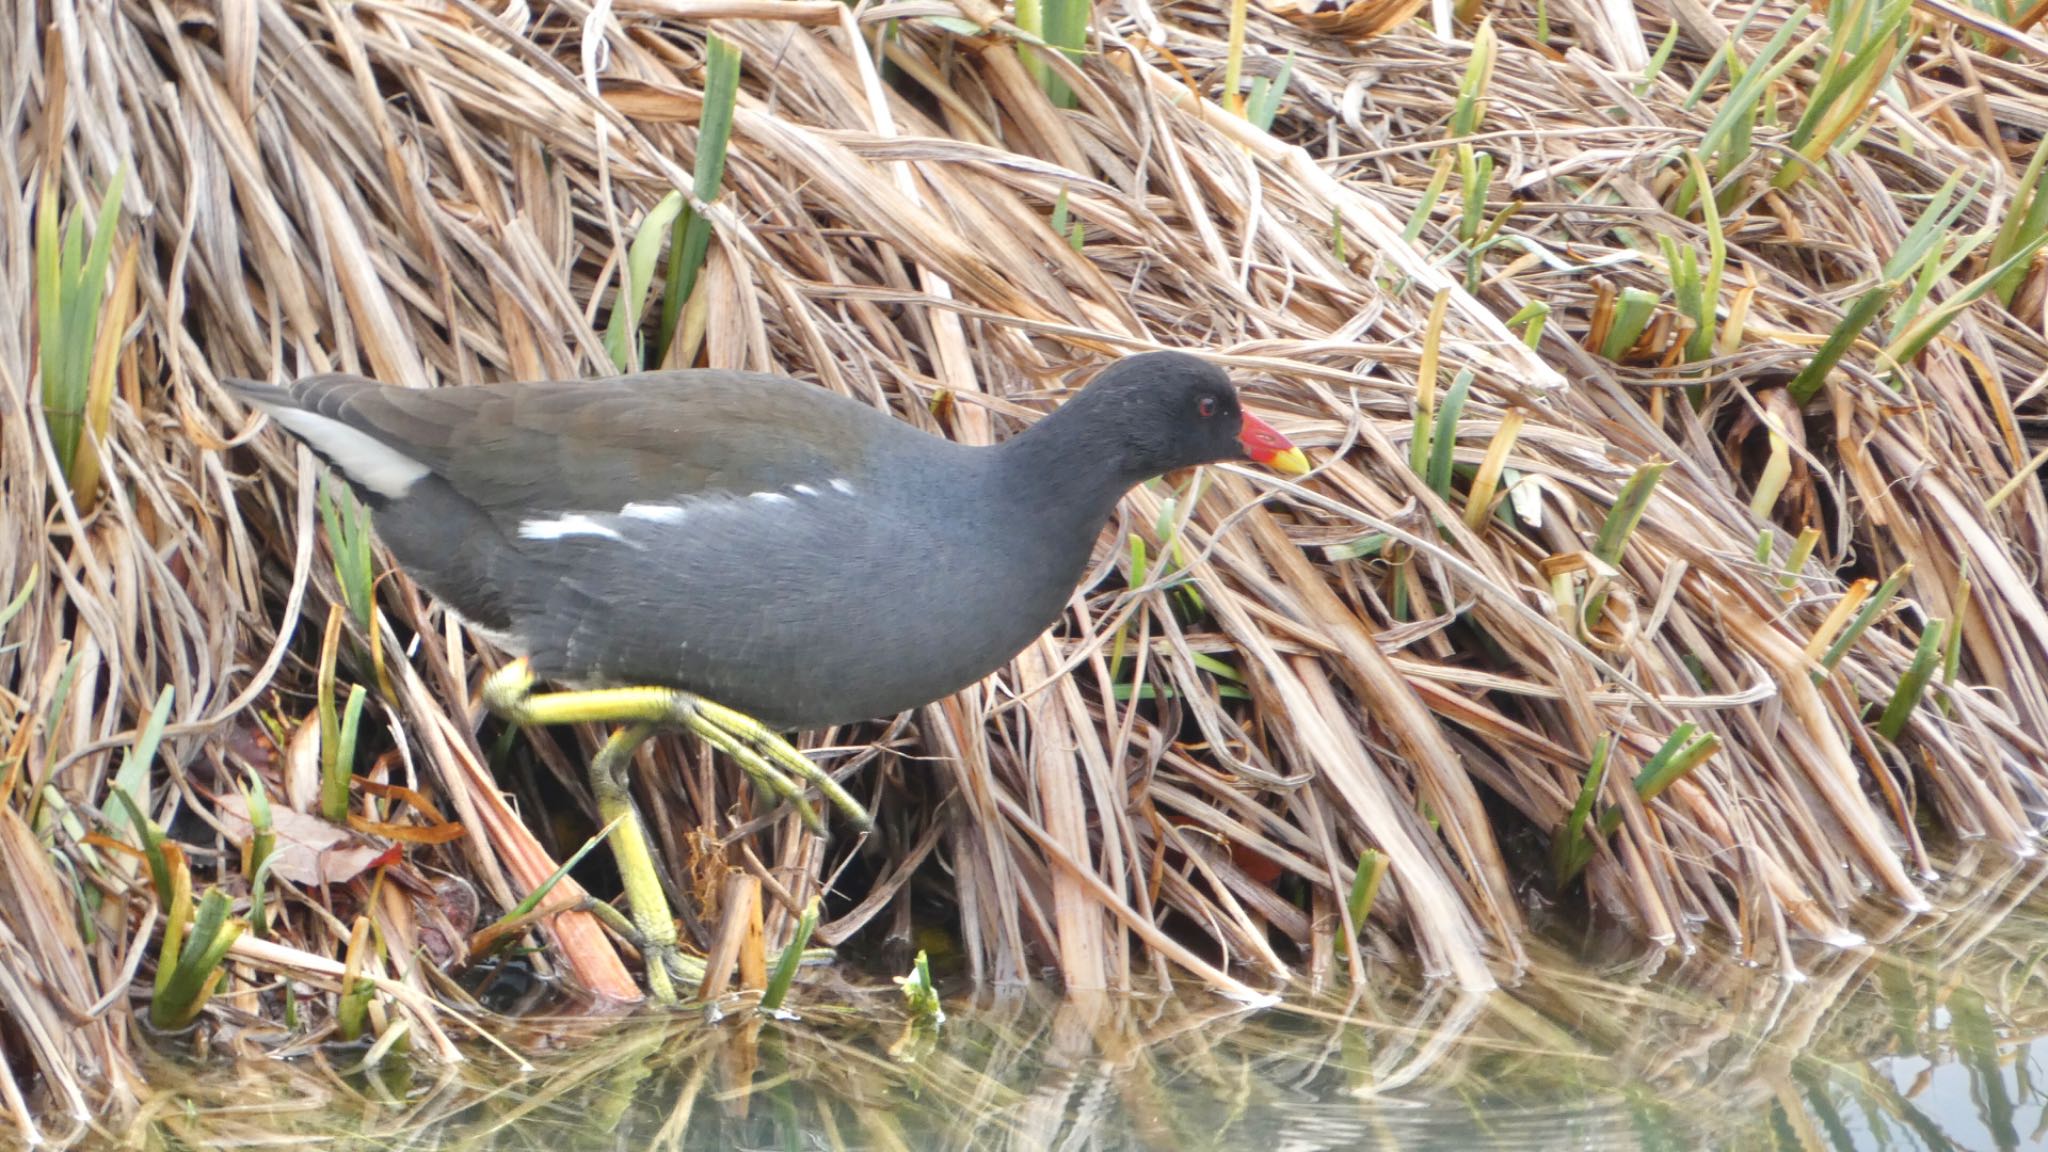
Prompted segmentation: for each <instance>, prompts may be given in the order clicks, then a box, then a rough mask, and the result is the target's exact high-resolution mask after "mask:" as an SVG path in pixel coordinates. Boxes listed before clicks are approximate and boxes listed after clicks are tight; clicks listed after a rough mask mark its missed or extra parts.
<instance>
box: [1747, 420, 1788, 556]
mask: <svg viewBox="0 0 2048 1152" xmlns="http://www.w3.org/2000/svg"><path fill="white" fill-rule="evenodd" d="M1764 428H1765V430H1766V431H1767V432H1768V433H1769V435H1770V438H1771V451H1770V455H1769V456H1767V457H1766V458H1765V459H1764V468H1763V471H1762V472H1760V473H1758V474H1757V478H1756V492H1755V493H1753V494H1752V495H1751V496H1750V498H1749V514H1750V515H1751V516H1754V517H1756V518H1757V519H1759V520H1769V519H1770V518H1771V509H1773V508H1775V507H1777V506H1778V497H1779V496H1780V495H1781V494H1783V493H1784V491H1785V482H1786V481H1787V480H1789V479H1791V478H1792V442H1791V441H1790V440H1787V439H1785V430H1784V429H1783V428H1781V427H1779V426H1778V418H1777V417H1776V416H1769V415H1767V416H1765V417H1764ZM1765 534H1766V535H1769V533H1768V531H1766V533H1765ZM1769 556H1770V548H1769V546H1768V545H1765V546H1764V547H1763V548H1762V549H1761V551H1760V552H1759V553H1758V555H1757V563H1759V564H1761V563H1763V562H1764V561H1765V560H1766V559H1768V558H1769Z"/></svg>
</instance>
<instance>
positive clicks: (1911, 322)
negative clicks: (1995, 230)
mask: <svg viewBox="0 0 2048 1152" xmlns="http://www.w3.org/2000/svg"><path fill="white" fill-rule="evenodd" d="M1990 231H1991V230H1990V229H1986V230H1984V231H1983V232H1978V233H1976V234H1975V235H1974V236H1972V237H1971V238H1970V239H1968V240H1966V241H1965V242H1964V245H1963V247H1962V250H1961V251H1959V252H1958V253H1957V255H1956V257H1954V258H1953V259H1951V260H1948V261H1944V262H1943V264H1944V267H1943V268H1942V271H1941V276H1946V274H1947V273H1948V272H1949V271H1952V270H1953V269H1954V268H1955V267H1956V265H1957V264H1959V263H1960V262H1961V258H1962V257H1963V256H1964V255H1966V254H1967V253H1968V252H1969V251H1973V250H1975V249H1976V247H1977V246H1978V245H1979V244H1981V243H1982V242H1983V241H1984V240H1986V239H1988V238H1989V233H1990ZM2044 245H2048V232H2043V233H2041V234H2039V235H2036V236H2031V237H2028V238H2027V239H2025V240H2024V241H2022V242H2021V243H2020V245H2019V247H2018V248H2016V249H2015V250H2014V251H2013V253H2012V255H2010V256H2008V257H2006V258H2005V259H2004V260H2003V261H2000V262H1999V263H1997V264H1994V265H1992V266H1991V269H1990V270H1989V271H1987V272H1985V273H1984V274H1983V275H1981V276H1979V277H1977V278H1976V279H1975V280H1972V281H1970V282H1969V283H1968V284H1965V285H1963V286H1962V287H1961V288H1959V289H1957V290H1956V291H1954V292H1952V293H1950V294H1949V296H1948V298H1947V299H1946V300H1943V301H1942V302H1941V303H1940V304H1938V305H1936V306H1935V307H1934V308H1933V309H1932V310H1930V311H1928V312H1927V313H1925V314H1923V315H1917V316H1913V315H1911V314H1910V311H1908V313H1907V315H1906V316H1902V317H1901V321H1900V323H1899V324H1898V325H1896V326H1894V329H1893V334H1892V340H1891V343H1890V344H1887V345H1886V346H1885V350H1884V354H1885V357H1886V359H1888V360H1890V361H1891V362H1892V363H1894V364H1905V363H1907V362H1908V361H1910V360H1912V359H1913V358H1914V357H1916V356H1918V355H1920V352H1921V350H1922V349H1924V348H1926V347H1927V345H1928V344H1930V343H1932V342H1933V341H1934V338H1935V337H1937V336H1939V335H1941V332H1942V330H1943V329H1945V328H1947V327H1948V326H1949V324H1950V323H1951V322H1953V321H1954V320H1955V318H1956V317H1958V316H1960V315H1962V314H1963V309H1965V308H1968V307H1969V306H1970V305H1971V304H1973V303H1975V302H1976V301H1977V298H1978V297H1980V296H1982V295H1984V294H1985V293H1986V292H1989V291H1991V289H1992V288H1993V287H1994V286H1996V285H1997V284H1998V282H1999V281H2001V280H2003V279H2004V278H2005V277H2007V276H2009V275H2011V274H2012V273H2013V272H2016V271H2024V270H2025V269H2026V266H2027V264H2028V263H2029V262H2030V261H2032V260H2033V258H2034V253H2036V252H2039V251H2040V250H2041V249H2042V247H2043V246H2044ZM1935 279H1936V278H1935V277H1930V278H1928V280H1927V287H1928V288H1931V287H1932V286H1933V282H1934V280H1935ZM1925 299H1926V291H1925V290H1923V289H1921V288H1920V287H1919V286H1918V285H1916V286H1915V291H1914V293H1913V296H1912V298H1911V300H1912V302H1914V303H1917V302H1920V301H1923V300H1925ZM1909 317H1910V318H1909Z"/></svg>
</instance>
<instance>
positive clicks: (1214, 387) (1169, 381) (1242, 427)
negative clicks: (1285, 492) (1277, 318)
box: [1044, 352, 1307, 482]
mask: <svg viewBox="0 0 2048 1152" xmlns="http://www.w3.org/2000/svg"><path fill="white" fill-rule="evenodd" d="M1045 423H1047V424H1049V425H1053V427H1048V428H1046V429H1045V430H1044V434H1047V435H1071V436H1073V437H1074V438H1075V440H1077V441H1079V442H1081V443H1085V444H1086V445H1087V447H1088V449H1089V450H1092V451H1096V452H1102V453H1105V454H1108V455H1109V457H1110V458H1112V459H1113V460H1115V462H1116V464H1117V466H1118V467H1117V470H1118V471H1119V472H1120V473H1122V474H1123V475H1126V476H1128V477H1130V478H1131V479H1132V481H1133V482H1135V481H1137V480H1143V479H1147V478H1149V477H1153V476H1157V475H1159V474H1161V473H1164V472H1171V471H1173V470H1174V469H1176V468H1189V467H1193V466H1194V465H1197V464H1210V463H1214V462H1216V461H1218V460H1255V461H1258V462H1259V463H1261V464H1265V465H1267V466H1268V467H1271V468H1275V469H1277V470H1279V471H1282V472H1290V473H1297V472H1304V471H1307V463H1306V461H1305V460H1304V458H1303V457H1302V455H1301V451H1300V450H1299V449H1297V448H1295V447H1294V446H1293V445H1292V444H1290V443H1288V441H1287V438H1286V437H1284V436H1282V435H1280V434H1279V433H1278V432H1276V431H1274V430H1273V428H1272V426H1271V425H1269V424H1267V423H1266V422H1265V421H1263V420H1260V419H1259V418H1258V417H1256V416H1253V415H1251V414H1250V413H1248V412H1246V411H1244V409H1243V407H1242V405H1241V404H1240V403H1239V401H1238V396H1237V389H1236V387H1234V386H1233V385H1232V384H1231V382H1230V377H1229V376H1228V375H1227V374H1225V373H1224V371H1223V369H1221V368H1218V367H1217V366H1216V365H1214V364H1211V363H1209V362H1208V361H1206V360H1202V359H1199V358H1197V357H1194V356H1190V355H1188V354H1187V353H1185V352H1145V353H1141V354H1140V355H1137V356H1126V357H1124V358H1123V359H1121V360H1118V361H1117V362H1116V363H1114V364H1111V365H1110V366H1109V367H1108V368H1106V369H1104V370H1103V371H1102V373H1101V375H1098V376H1097V377H1095V379H1094V380H1092V381H1090V382H1089V384H1088V387H1087V388H1086V389H1084V390H1083V391H1082V393H1081V395H1079V396H1077V397H1075V398H1074V399H1073V400H1071V401H1069V402H1068V403H1067V404H1066V406H1065V407H1064V408H1062V409H1061V410H1060V411H1059V412H1058V413H1057V414H1056V415H1055V416H1054V417H1052V418H1051V419H1049V420H1047V421H1046V422H1045ZM1071 450H1073V449H1070V451H1071Z"/></svg>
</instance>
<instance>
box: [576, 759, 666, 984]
mask: <svg viewBox="0 0 2048 1152" xmlns="http://www.w3.org/2000/svg"><path fill="white" fill-rule="evenodd" d="M654 729H655V726H654V725H653V724H649V723H646V722H641V723H635V724H627V725H624V726H622V727H620V728H619V729H618V730H617V731H615V732H613V733H612V734H611V738H610V739H608V740H606V741H605V742H604V747H603V748H601V749H599V750H598V753H597V756H596V758H594V759H592V760H591V762H590V790H591V792H592V793H593V794H594V795H595V796H596V797H597V817H598V820H599V821H600V822H601V823H602V824H603V825H605V826H607V827H610V828H611V830H612V836H611V840H612V858H613V859H614V860H616V861H617V862H618V865H619V879H620V880H621V881H622V882H623V883H624V884H625V887H626V910H627V912H628V913H630V914H631V915H632V917H633V933H634V935H635V936H636V937H637V939H635V940H634V942H633V943H634V946H635V947H637V948H639V949H640V954H641V955H642V956H643V957H645V958H646V961H647V990H648V992H650V993H651V994H652V995H653V996H654V999H655V1001H656V1002H657V1003H661V1004H673V1003H675V1002H676V988H675V981H674V980H673V979H672V978H671V975H670V973H671V972H672V971H673V970H674V969H675V967H676V962H677V960H678V956H677V952H676V922H675V917H674V916H673V915H671V914H670V912H669V907H668V895H667V894H666V893H664V892H663V891H662V890H661V876H660V874H659V873H657V872H656V871H655V868H654V851H653V849H652V848H650V847H649V846H648V841H647V825H645V824H643V823H641V821H640V813H639V812H638V811H637V810H636V809H634V807H633V794H632V791H631V783H630V780H631V777H629V776H628V775H627V773H628V772H630V771H631V770H632V767H633V753H634V752H635V751H636V750H638V749H639V747H640V745H641V744H643V743H645V742H646V741H647V738H648V737H649V736H652V735H654ZM614 822H616V823H614Z"/></svg>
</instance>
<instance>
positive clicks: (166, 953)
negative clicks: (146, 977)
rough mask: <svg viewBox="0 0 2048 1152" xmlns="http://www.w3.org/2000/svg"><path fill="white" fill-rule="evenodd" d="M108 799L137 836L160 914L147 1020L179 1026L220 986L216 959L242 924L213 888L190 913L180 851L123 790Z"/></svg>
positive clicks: (188, 878) (188, 875)
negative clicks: (121, 810)
mask: <svg viewBox="0 0 2048 1152" xmlns="http://www.w3.org/2000/svg"><path fill="white" fill-rule="evenodd" d="M111 798H112V799H113V800H114V801H115V802H116V803H118V804H119V805H121V806H122V808H124V809H125V810H126V815H127V818H128V822H129V825H130V826H131V827H133V828H134V829H135V830H136V832H137V834H138V836H139V839H140V843H141V849H142V858H143V862H144V863H145V864H147V865H148V866H149V879H150V887H151V888H152V889H153V890H154V891H155V892H156V898H157V906H158V907H160V908H161V909H163V913H164V937H163V943H162V945H161V946H160V947H159V949H158V951H157V964H156V980H155V983H154V986H153V989H152V991H151V994H150V1000H149V1020H150V1023H151V1024H152V1025H154V1026H155V1027H157V1028H160V1029H165V1030H169V1029H175V1028H183V1027H185V1026H186V1025H187V1024H190V1023H191V1022H192V1021H194V1020H196V1019H198V1018H199V1013H200V1011H201V1010H202V1009H204V1008H205V1007H206V1002H207V1000H208V999H209V998H210V997H211V996H212V995H213V990H214V989H215V988H216V987H218V986H219V985H220V981H221V979H222V977H223V976H224V975H225V970H224V969H223V968H222V967H221V961H222V959H223V958H225V957H226V956H227V951H228V949H229V948H230V947H233V945H234V943H235V940H236V938H237V937H239V936H240V935H241V934H242V930H243V928H244V927H246V925H244V924H243V923H242V922H241V921H240V920H235V919H232V918H230V917H229V915H228V912H229V911H230V910H231V909H232V908H233V907H234V903H233V901H231V900H230V899H229V898H228V896H227V893H225V892H222V891H221V890H220V889H218V888H209V889H208V890H207V892H206V896H205V897H204V898H203V899H202V900H201V901H200V903H199V911H198V914H197V915H194V914H193V910H192V869H191V867H190V866H189V865H188V864H187V863H186V862H185V850H184V849H183V848H182V847H181V846H179V845H178V844H176V843H173V842H171V841H169V840H167V839H166V838H165V836H164V830H163V829H162V828H159V827H157V825H156V822H155V821H153V820H151V819H150V818H149V815H148V814H147V813H145V812H144V811H143V810H142V809H141V807H139V806H138V805H137V804H136V803H135V799H134V797H132V796H130V795H129V794H128V793H127V792H124V791H121V790H119V789H116V790H115V791H114V792H113V794H112V797H111Z"/></svg>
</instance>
